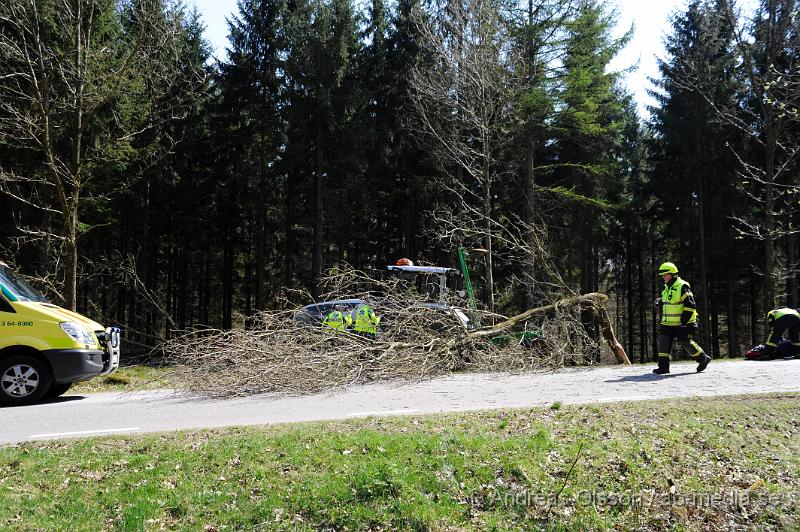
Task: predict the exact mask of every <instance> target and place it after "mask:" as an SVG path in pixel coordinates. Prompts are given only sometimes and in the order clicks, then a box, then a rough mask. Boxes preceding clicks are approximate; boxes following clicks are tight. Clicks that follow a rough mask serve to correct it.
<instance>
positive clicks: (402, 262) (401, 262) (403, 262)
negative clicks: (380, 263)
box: [395, 257, 414, 266]
mask: <svg viewBox="0 0 800 532" xmlns="http://www.w3.org/2000/svg"><path fill="white" fill-rule="evenodd" d="M395 264H397V266H413V265H414V263H413V262H412V261H411V259H407V258H405V257H403V258H402V259H397V262H396V263H395Z"/></svg>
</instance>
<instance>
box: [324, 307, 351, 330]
mask: <svg viewBox="0 0 800 532" xmlns="http://www.w3.org/2000/svg"><path fill="white" fill-rule="evenodd" d="M349 318H350V316H348V315H345V313H344V312H342V308H341V307H340V306H338V305H337V306H336V307H334V309H333V310H332V311H330V312H328V314H326V315H325V319H324V320H322V325H323V327H330V328H331V329H334V330H336V331H344V330H345V329H346V328H347V326H348V325H349V322H350V319H349Z"/></svg>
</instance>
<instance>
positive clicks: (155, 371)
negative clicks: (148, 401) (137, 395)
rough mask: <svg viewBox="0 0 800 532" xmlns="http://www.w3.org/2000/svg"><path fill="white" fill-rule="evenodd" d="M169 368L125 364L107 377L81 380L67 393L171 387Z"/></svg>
mask: <svg viewBox="0 0 800 532" xmlns="http://www.w3.org/2000/svg"><path fill="white" fill-rule="evenodd" d="M168 372H169V368H164V367H152V366H125V367H121V368H119V369H118V370H117V371H115V372H114V373H112V374H111V375H108V376H106V377H98V378H95V379H91V380H88V381H84V382H79V383H77V384H75V385H73V386H72V388H70V390H69V392H67V395H75V394H83V393H97V392H128V391H134V390H152V389H154V388H169V387H170V383H169V380H168V379H167V378H166V376H167V375H168Z"/></svg>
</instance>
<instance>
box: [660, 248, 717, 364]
mask: <svg viewBox="0 0 800 532" xmlns="http://www.w3.org/2000/svg"><path fill="white" fill-rule="evenodd" d="M658 275H660V276H661V277H662V278H663V279H664V290H663V291H662V292H661V297H660V298H659V299H656V303H660V304H661V327H660V328H659V331H658V367H657V368H656V369H654V370H653V373H657V374H659V375H664V374H665V373H669V360H670V356H671V353H672V340H673V339H677V340H678V342H679V343H680V344H681V346H682V347H683V348H684V349H685V350H686V352H687V353H689V355H691V357H692V358H694V359H696V360H697V363H698V364H697V371H698V372H700V371H703V370H704V369H706V366H708V363H709V362H711V357H710V356H708V355H707V354H706V353H705V352H704V351H703V349H702V348H701V347H700V346H699V345H698V344H697V342H695V341H694V336H695V335H696V334H697V305H696V304H695V301H694V296H693V295H692V288H691V287H690V286H689V283H687V282H686V281H684V280H683V279H681V278H680V277H678V267H677V266H675V264H673V263H671V262H665V263H664V264H662V265H661V266H660V267H659V268H658Z"/></svg>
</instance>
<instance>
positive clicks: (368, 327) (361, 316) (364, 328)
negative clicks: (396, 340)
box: [352, 303, 381, 338]
mask: <svg viewBox="0 0 800 532" xmlns="http://www.w3.org/2000/svg"><path fill="white" fill-rule="evenodd" d="M352 319H353V331H354V332H355V333H356V334H360V335H362V336H367V337H369V338H375V337H376V336H377V335H378V324H380V322H381V319H380V318H379V317H378V316H376V315H375V311H374V310H372V307H370V306H369V305H367V304H366V303H363V304H361V305H359V306H357V307H356V308H354V309H353V318H352Z"/></svg>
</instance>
